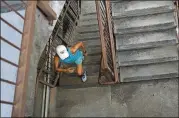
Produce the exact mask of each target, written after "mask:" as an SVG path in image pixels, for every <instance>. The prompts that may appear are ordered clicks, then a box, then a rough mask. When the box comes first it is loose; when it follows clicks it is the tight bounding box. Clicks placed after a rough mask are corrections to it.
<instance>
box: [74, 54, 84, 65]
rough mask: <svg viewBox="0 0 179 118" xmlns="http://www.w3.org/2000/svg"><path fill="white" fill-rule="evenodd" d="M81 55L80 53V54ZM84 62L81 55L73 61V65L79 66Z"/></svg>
mask: <svg viewBox="0 0 179 118" xmlns="http://www.w3.org/2000/svg"><path fill="white" fill-rule="evenodd" d="M81 53H82V52H81ZM83 60H84V56H83V54H82V55H81V56H80V57H79V58H78V59H77V60H76V61H75V64H77V65H79V64H82V62H83Z"/></svg>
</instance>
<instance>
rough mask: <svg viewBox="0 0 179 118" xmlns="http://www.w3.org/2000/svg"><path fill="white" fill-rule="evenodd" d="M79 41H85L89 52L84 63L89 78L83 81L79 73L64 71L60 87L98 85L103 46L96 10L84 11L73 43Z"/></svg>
mask: <svg viewBox="0 0 179 118" xmlns="http://www.w3.org/2000/svg"><path fill="white" fill-rule="evenodd" d="M92 5H94V4H92ZM93 7H94V6H93ZM79 41H83V42H84V44H85V47H86V49H87V53H88V56H87V57H85V61H84V63H83V68H84V70H86V71H87V78H88V80H87V81H86V82H85V83H83V82H82V81H81V79H80V78H79V77H78V76H77V74H65V73H64V74H63V75H62V77H61V79H60V87H77V88H78V87H87V86H88V87H89V86H96V85H98V75H99V67H100V57H101V46H100V38H99V29H98V22H97V15H96V12H94V11H91V10H90V11H89V12H85V13H84V12H83V11H82V14H81V15H80V19H79V21H78V25H77V30H76V34H75V38H74V43H73V44H75V43H77V42H79Z"/></svg>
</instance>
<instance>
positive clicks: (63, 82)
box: [60, 75, 98, 88]
mask: <svg viewBox="0 0 179 118" xmlns="http://www.w3.org/2000/svg"><path fill="white" fill-rule="evenodd" d="M95 85H98V75H95V76H87V81H86V82H82V81H81V78H80V77H78V76H73V77H68V76H62V78H61V79H60V87H77V88H79V87H88V86H95Z"/></svg>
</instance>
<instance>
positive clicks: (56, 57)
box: [54, 55, 67, 72]
mask: <svg viewBox="0 0 179 118" xmlns="http://www.w3.org/2000/svg"><path fill="white" fill-rule="evenodd" d="M54 63H55V70H56V71H58V72H67V69H63V68H59V67H58V65H59V63H60V59H59V57H58V56H56V55H55V57H54Z"/></svg>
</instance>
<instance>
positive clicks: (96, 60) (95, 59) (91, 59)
mask: <svg viewBox="0 0 179 118" xmlns="http://www.w3.org/2000/svg"><path fill="white" fill-rule="evenodd" d="M100 59H101V55H95V56H87V57H85V60H84V64H85V65H91V64H92V65H95V64H100Z"/></svg>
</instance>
